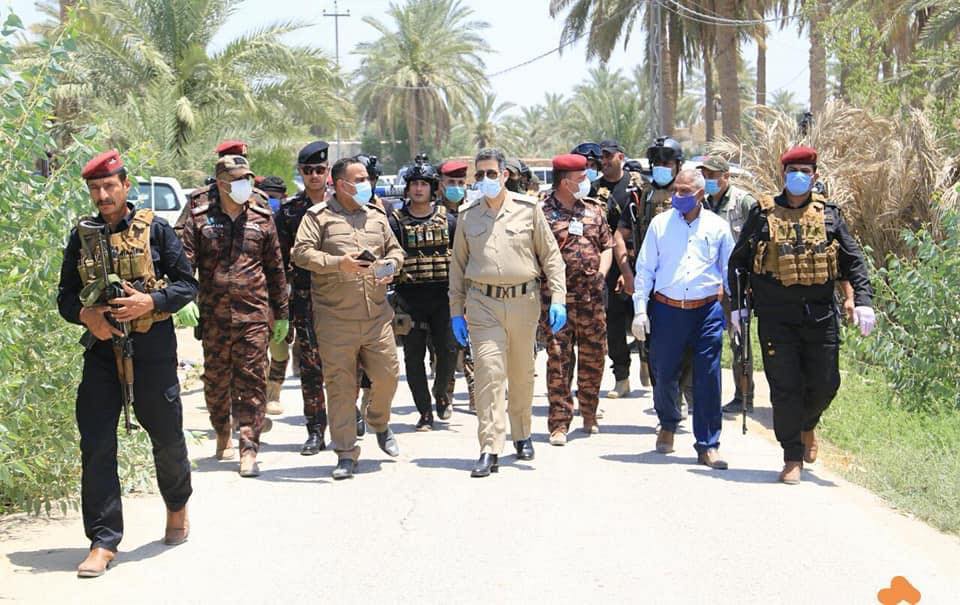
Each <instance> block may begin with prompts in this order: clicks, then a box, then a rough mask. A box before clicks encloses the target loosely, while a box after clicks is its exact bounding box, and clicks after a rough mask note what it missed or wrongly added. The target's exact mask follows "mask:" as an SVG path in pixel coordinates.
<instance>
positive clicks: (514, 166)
mask: <svg viewBox="0 0 960 605" xmlns="http://www.w3.org/2000/svg"><path fill="white" fill-rule="evenodd" d="M504 165H505V166H506V167H507V170H510V171H511V172H516V173H517V174H520V170H521V168H520V160H519V159H518V158H507V161H506V162H504Z"/></svg>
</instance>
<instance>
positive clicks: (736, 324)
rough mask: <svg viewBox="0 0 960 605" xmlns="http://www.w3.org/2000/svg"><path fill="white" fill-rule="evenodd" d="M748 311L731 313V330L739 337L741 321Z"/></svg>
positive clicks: (741, 310) (740, 310) (737, 310)
mask: <svg viewBox="0 0 960 605" xmlns="http://www.w3.org/2000/svg"><path fill="white" fill-rule="evenodd" d="M746 314H747V310H746V309H734V310H733V311H731V312H730V329H731V330H733V333H734V334H736V335H737V336H740V319H741V318H743V317H744V316H746Z"/></svg>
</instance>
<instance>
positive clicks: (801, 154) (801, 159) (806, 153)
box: [780, 145, 817, 166]
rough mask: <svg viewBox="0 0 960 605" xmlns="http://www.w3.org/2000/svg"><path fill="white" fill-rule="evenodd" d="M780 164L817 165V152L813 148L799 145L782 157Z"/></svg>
mask: <svg viewBox="0 0 960 605" xmlns="http://www.w3.org/2000/svg"><path fill="white" fill-rule="evenodd" d="M780 163H781V164H782V165H784V166H788V165H790V164H810V165H813V166H816V165H817V150H816V149H814V148H813V147H806V146H804V145H798V146H796V147H791V148H790V149H788V150H787V151H785V152H784V153H783V155H782V156H780Z"/></svg>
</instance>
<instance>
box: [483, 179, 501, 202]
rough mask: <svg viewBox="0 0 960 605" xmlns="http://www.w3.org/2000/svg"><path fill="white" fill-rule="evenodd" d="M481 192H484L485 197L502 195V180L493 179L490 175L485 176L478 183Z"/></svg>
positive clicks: (491, 197)
mask: <svg viewBox="0 0 960 605" xmlns="http://www.w3.org/2000/svg"><path fill="white" fill-rule="evenodd" d="M478 185H479V188H480V192H481V193H483V195H484V197H487V198H490V199H493V198H495V197H497V196H498V195H500V189H501V185H500V180H499V179H491V178H490V177H484V178H483V180H482V181H480V182H479V183H478Z"/></svg>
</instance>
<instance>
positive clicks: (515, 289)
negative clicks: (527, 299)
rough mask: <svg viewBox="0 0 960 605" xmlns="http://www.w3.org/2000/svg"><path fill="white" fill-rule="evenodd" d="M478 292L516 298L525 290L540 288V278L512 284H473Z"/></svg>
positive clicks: (496, 296) (490, 295)
mask: <svg viewBox="0 0 960 605" xmlns="http://www.w3.org/2000/svg"><path fill="white" fill-rule="evenodd" d="M473 287H474V288H475V289H476V290H478V291H479V292H480V293H482V294H484V295H485V296H489V297H491V298H516V297H518V296H523V295H524V294H526V293H527V292H535V291H537V290H538V289H539V288H540V280H539V279H532V280H530V281H528V282H526V283H523V284H516V285H513V286H494V285H492V284H476V283H475V284H473Z"/></svg>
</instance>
